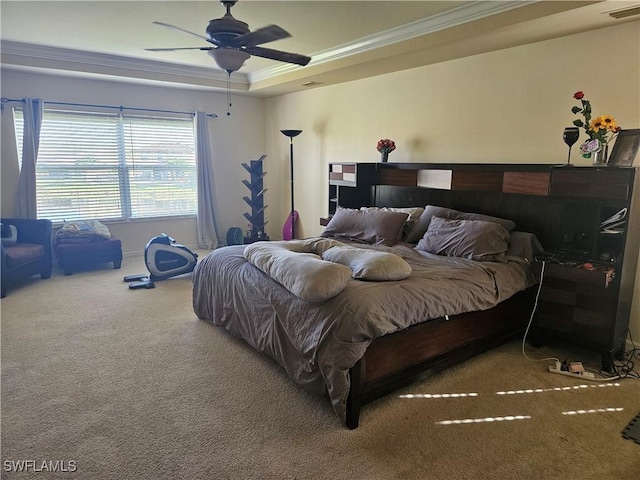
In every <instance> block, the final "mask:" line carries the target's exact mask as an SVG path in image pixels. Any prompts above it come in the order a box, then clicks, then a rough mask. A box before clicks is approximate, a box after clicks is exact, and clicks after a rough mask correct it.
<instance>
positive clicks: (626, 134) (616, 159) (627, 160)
mask: <svg viewBox="0 0 640 480" xmlns="http://www.w3.org/2000/svg"><path fill="white" fill-rule="evenodd" d="M639 149H640V128H636V129H631V130H620V132H619V133H618V137H617V138H616V143H615V144H614V145H613V150H612V151H611V156H610V157H609V163H608V165H610V166H612V167H631V166H633V162H634V160H635V159H636V156H637V155H638V150H639Z"/></svg>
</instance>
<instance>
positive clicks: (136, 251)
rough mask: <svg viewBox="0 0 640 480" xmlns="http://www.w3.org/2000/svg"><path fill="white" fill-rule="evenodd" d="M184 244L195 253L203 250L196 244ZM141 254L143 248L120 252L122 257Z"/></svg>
mask: <svg viewBox="0 0 640 480" xmlns="http://www.w3.org/2000/svg"><path fill="white" fill-rule="evenodd" d="M180 245H184V243H181V244H180ZM184 246H185V247H187V248H188V249H189V250H193V251H194V252H196V253H197V251H198V250H203V249H202V248H200V247H199V246H198V245H184ZM205 250H206V249H205ZM143 255H144V250H134V251H129V252H124V251H123V252H122V257H123V258H132V257H141V256H143Z"/></svg>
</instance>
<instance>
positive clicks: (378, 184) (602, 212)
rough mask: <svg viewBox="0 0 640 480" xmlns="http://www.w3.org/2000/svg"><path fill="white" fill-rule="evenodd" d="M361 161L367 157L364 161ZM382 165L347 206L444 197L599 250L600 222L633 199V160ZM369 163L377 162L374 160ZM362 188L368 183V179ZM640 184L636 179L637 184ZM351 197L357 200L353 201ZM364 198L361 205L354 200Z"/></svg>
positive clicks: (568, 245) (550, 238)
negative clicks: (627, 164) (626, 163)
mask: <svg viewBox="0 0 640 480" xmlns="http://www.w3.org/2000/svg"><path fill="white" fill-rule="evenodd" d="M360 165H362V164H360ZM369 165H375V169H376V174H375V176H374V177H373V178H374V179H375V180H374V181H373V182H372V183H371V184H370V185H369V186H368V189H369V190H368V193H367V195H366V196H368V197H370V198H369V199H365V198H363V197H362V196H359V197H357V198H350V197H349V195H348V194H347V195H344V193H346V192H342V193H340V198H341V199H342V198H343V197H346V202H342V201H340V202H339V204H340V205H341V206H345V207H352V208H353V207H359V206H362V205H364V204H366V203H367V202H368V203H369V205H376V206H388V207H415V206H425V205H438V206H442V207H449V208H454V209H456V210H461V211H465V212H475V213H483V214H486V215H493V216H496V217H501V218H507V219H510V220H513V221H514V222H516V229H517V230H520V231H526V232H532V233H535V234H536V236H537V237H538V238H539V239H540V241H541V242H542V244H543V245H544V247H545V249H547V250H555V249H564V250H574V251H576V252H583V253H585V254H587V252H591V253H592V254H593V255H595V254H596V253H597V246H596V243H597V238H596V236H597V233H598V230H599V225H600V222H601V221H602V220H604V219H606V218H608V217H610V216H611V215H613V214H614V213H616V212H617V211H619V210H620V209H622V208H625V207H628V206H630V201H631V198H632V195H631V193H632V191H633V188H634V179H635V169H633V168H612V167H606V168H593V167H561V166H557V165H547V164H534V165H526V164H432V163H428V164H423V163H387V164H369ZM368 168H373V166H370V167H368ZM358 188H360V189H362V185H359V186H358ZM635 188H637V187H635ZM349 202H351V204H349ZM353 202H356V203H360V205H356V204H353Z"/></svg>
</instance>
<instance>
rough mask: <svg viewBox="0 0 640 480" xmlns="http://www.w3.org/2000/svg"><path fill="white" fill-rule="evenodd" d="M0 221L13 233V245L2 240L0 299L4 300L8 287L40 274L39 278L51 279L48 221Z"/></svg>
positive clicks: (10, 219) (51, 266)
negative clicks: (11, 227) (10, 228)
mask: <svg viewBox="0 0 640 480" xmlns="http://www.w3.org/2000/svg"><path fill="white" fill-rule="evenodd" d="M1 221H2V225H3V229H6V228H7V226H9V225H13V226H14V227H15V230H14V232H16V233H17V238H16V239H15V244H13V243H14V242H13V241H8V242H7V241H5V239H4V238H3V241H2V292H1V296H2V298H4V297H5V296H6V294H7V286H9V285H13V284H15V283H17V282H19V281H23V280H25V279H27V278H29V277H32V276H34V275H40V277H41V278H49V277H51V270H52V268H53V260H52V255H51V220H31V219H24V218H3V219H1ZM3 237H4V234H3ZM5 243H6V245H5Z"/></svg>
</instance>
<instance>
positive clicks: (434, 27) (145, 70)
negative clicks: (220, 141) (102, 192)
mask: <svg viewBox="0 0 640 480" xmlns="http://www.w3.org/2000/svg"><path fill="white" fill-rule="evenodd" d="M537 1H538V0H514V1H495V2H471V3H469V4H466V5H462V6H460V7H457V8H454V9H452V10H448V11H446V12H443V13H440V14H437V15H433V16H431V17H427V18H424V19H421V20H417V21H415V22H410V23H407V24H405V25H401V26H399V27H396V28H392V29H389V30H385V31H383V32H379V33H376V34H373V35H369V36H366V37H363V38H360V39H358V40H356V41H354V42H350V43H347V44H343V45H340V46H338V47H336V48H332V49H328V50H325V51H322V52H318V53H316V54H312V55H311V56H312V60H311V63H310V65H311V66H315V65H321V64H324V63H329V62H333V61H336V60H340V59H343V58H347V57H350V56H353V55H358V54H361V53H364V52H367V51H369V50H373V49H377V48H381V47H385V46H389V45H392V44H395V43H399V42H403V41H406V40H410V39H413V38H416V37H420V36H424V35H428V34H430V33H434V32H438V31H440V30H444V29H447V28H451V27H455V26H458V25H462V24H465V23H469V22H473V21H475V20H479V19H482V18H485V17H488V16H491V15H496V14H499V13H502V12H506V11H509V10H513V9H516V8H519V7H522V6H525V5H529V4H532V3H536V2H537ZM0 49H1V51H2V63H3V65H5V66H9V65H20V66H25V67H32V68H42V69H49V70H58V71H61V70H62V71H67V72H74V71H75V72H82V73H85V74H97V75H104V76H111V77H124V78H127V77H129V78H136V79H143V78H144V79H149V80H151V81H161V82H162V81H164V82H170V83H183V84H187V85H191V86H199V87H214V88H215V87H224V86H225V85H226V82H227V75H226V73H225V72H223V71H222V70H219V69H216V68H206V67H200V66H193V65H183V64H176V63H168V62H161V61H157V60H148V59H143V58H135V57H126V56H121V55H111V54H105V53H98V52H88V51H82V50H74V49H67V48H60V47H51V46H45V45H37V44H30V43H21V42H13V41H6V40H5V41H2V42H1V44H0ZM300 68H304V67H300V66H299V65H294V64H288V63H282V64H277V65H274V66H273V67H269V68H265V69H262V70H258V71H256V72H253V73H248V74H245V73H242V72H234V74H233V76H232V85H231V88H232V89H234V90H244V91H248V90H250V87H251V84H253V83H255V82H259V81H263V80H268V79H271V78H273V77H278V76H280V75H284V74H287V73H290V72H294V71H297V70H299V69H300Z"/></svg>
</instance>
